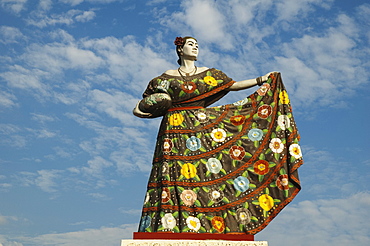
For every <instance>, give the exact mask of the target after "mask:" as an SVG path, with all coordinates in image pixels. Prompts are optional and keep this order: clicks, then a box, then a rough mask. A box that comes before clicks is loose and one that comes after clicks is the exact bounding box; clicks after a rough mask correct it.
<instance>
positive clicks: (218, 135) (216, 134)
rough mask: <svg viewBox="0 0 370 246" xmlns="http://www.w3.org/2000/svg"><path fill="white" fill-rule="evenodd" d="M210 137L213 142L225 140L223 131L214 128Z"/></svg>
mask: <svg viewBox="0 0 370 246" xmlns="http://www.w3.org/2000/svg"><path fill="white" fill-rule="evenodd" d="M211 137H212V138H213V140H214V141H215V142H223V141H225V139H226V132H225V130H224V129H221V128H216V129H214V130H213V131H212V132H211Z"/></svg>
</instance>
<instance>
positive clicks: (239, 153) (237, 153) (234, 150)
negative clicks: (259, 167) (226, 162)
mask: <svg viewBox="0 0 370 246" xmlns="http://www.w3.org/2000/svg"><path fill="white" fill-rule="evenodd" d="M229 153H230V156H231V158H233V159H234V160H238V161H240V160H241V159H243V157H244V156H245V150H244V148H243V147H241V146H232V147H231V148H230V150H229Z"/></svg>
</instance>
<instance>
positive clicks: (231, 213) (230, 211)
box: [227, 210, 236, 216]
mask: <svg viewBox="0 0 370 246" xmlns="http://www.w3.org/2000/svg"><path fill="white" fill-rule="evenodd" d="M227 212H228V213H229V214H230V215H232V216H235V215H236V213H235V211H234V210H228V211H227Z"/></svg>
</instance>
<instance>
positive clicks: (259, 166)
mask: <svg viewBox="0 0 370 246" xmlns="http://www.w3.org/2000/svg"><path fill="white" fill-rule="evenodd" d="M269 169H270V168H269V163H268V162H267V161H265V160H258V161H256V162H255V163H254V165H253V170H254V172H255V173H257V174H259V175H265V174H266V173H268V172H269Z"/></svg>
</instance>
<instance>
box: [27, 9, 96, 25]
mask: <svg viewBox="0 0 370 246" xmlns="http://www.w3.org/2000/svg"><path fill="white" fill-rule="evenodd" d="M95 16H96V14H95V12H94V11H93V10H88V11H82V10H78V9H71V10H68V11H67V12H66V13H61V14H52V15H51V16H47V15H46V14H45V13H44V11H41V12H34V14H33V16H32V17H30V18H28V19H27V24H28V25H33V26H37V27H39V28H44V27H47V26H55V25H71V24H73V23H75V22H88V21H91V20H92V19H94V18H95Z"/></svg>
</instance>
